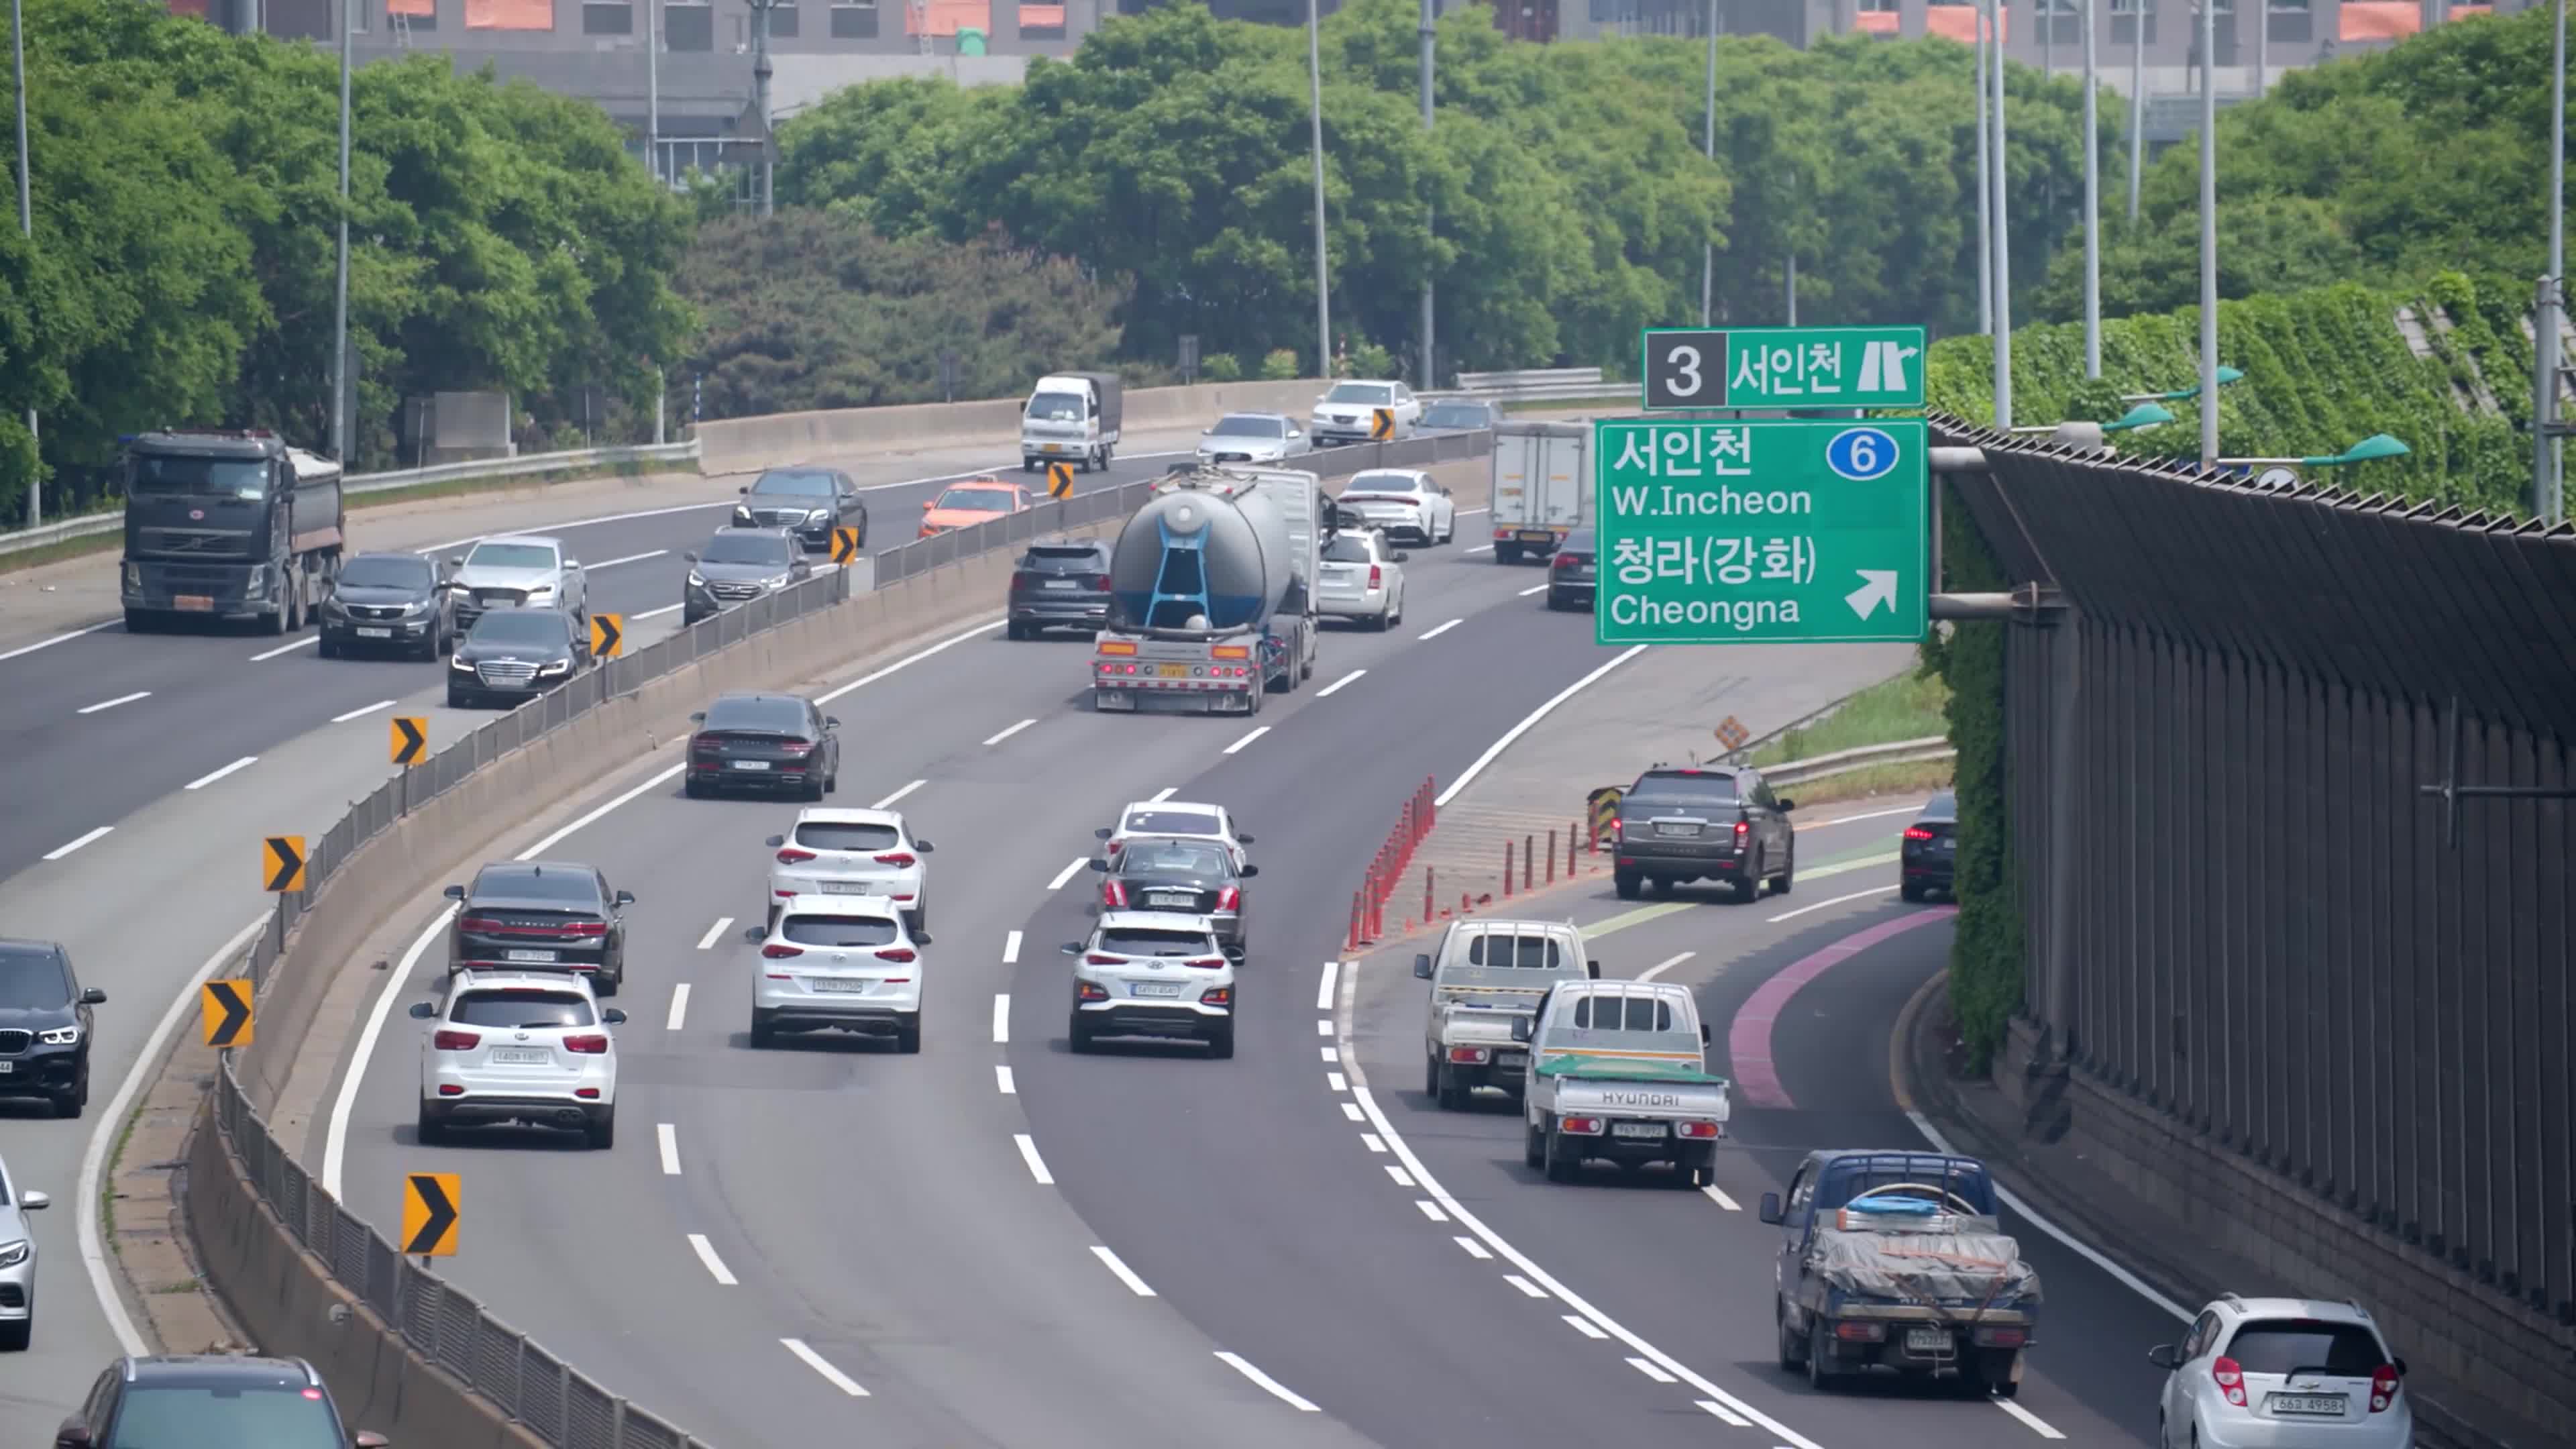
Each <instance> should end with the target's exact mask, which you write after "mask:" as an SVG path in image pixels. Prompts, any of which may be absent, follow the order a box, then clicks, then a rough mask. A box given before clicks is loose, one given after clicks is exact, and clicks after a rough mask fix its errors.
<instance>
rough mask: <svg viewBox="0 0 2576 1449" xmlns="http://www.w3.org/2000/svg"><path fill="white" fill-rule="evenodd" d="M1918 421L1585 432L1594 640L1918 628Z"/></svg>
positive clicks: (1858, 634) (1921, 449) (1922, 468)
mask: <svg viewBox="0 0 2576 1449" xmlns="http://www.w3.org/2000/svg"><path fill="white" fill-rule="evenodd" d="M1926 441H1927V440H1926V437H1925V433H1924V424H1923V422H1922V420H1921V419H1919V418H1908V419H1873V420H1871V421H1868V422H1853V421H1849V420H1841V419H1835V420H1806V419H1800V420H1796V421H1781V422H1772V421H1764V422H1740V423H1720V422H1678V421H1677V422H1653V421H1631V420H1622V421H1616V422H1614V421H1608V420H1604V421H1601V422H1597V423H1595V424H1594V425H1593V436H1592V456H1593V460H1594V461H1593V478H1594V486H1595V493H1594V513H1593V518H1594V520H1595V522H1596V524H1597V526H1598V528H1599V530H1600V542H1599V552H1598V554H1597V555H1596V558H1597V559H1598V560H1599V562H1598V564H1597V565H1596V567H1597V568H1598V570H1599V583H1598V585H1597V587H1596V589H1595V591H1594V598H1595V603H1594V606H1593V630H1594V633H1595V636H1596V637H1597V638H1599V639H1600V641H1601V642H1602V643H1604V644H1821V643H1878V642H1896V641H1913V640H1918V639H1921V638H1922V637H1923V630H1924V628H1925V625H1926V615H1927V613H1928V607H1929V606H1928V601H1927V595H1928V594H1929V592H1930V585H1929V573H1930V567H1931V549H1930V544H1931V493H1930V487H1929V485H1930V482H1931V472H1930V458H1931V454H1930V453H1929V451H1928V450H1927V447H1926Z"/></svg>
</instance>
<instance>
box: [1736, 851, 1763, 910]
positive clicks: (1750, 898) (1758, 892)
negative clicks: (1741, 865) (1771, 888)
mask: <svg viewBox="0 0 2576 1449" xmlns="http://www.w3.org/2000/svg"><path fill="white" fill-rule="evenodd" d="M1762 866H1763V860H1762V857H1760V856H1758V855H1757V856H1755V857H1754V858H1753V866H1752V868H1751V869H1749V870H1747V871H1745V872H1744V873H1743V874H1742V875H1740V876H1738V877H1736V880H1735V903H1736V904H1737V905H1739V906H1742V905H1750V904H1752V903H1753V902H1754V901H1756V900H1759V899H1761V897H1762Z"/></svg>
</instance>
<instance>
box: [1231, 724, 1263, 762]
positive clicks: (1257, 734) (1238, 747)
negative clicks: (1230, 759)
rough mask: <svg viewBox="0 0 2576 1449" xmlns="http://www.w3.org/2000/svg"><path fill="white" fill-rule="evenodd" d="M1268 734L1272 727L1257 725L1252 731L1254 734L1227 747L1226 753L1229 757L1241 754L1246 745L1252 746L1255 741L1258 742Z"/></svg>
mask: <svg viewBox="0 0 2576 1449" xmlns="http://www.w3.org/2000/svg"><path fill="white" fill-rule="evenodd" d="M1268 733H1270V726H1268V725H1255V726H1254V727H1253V729H1252V733H1250V734H1248V735H1245V736H1244V737H1243V738H1242V739H1239V740H1236V741H1235V742H1234V743H1233V744H1230V745H1228V746H1226V747H1225V752H1226V753H1227V754H1229V755H1231V754H1237V753H1240V752H1241V751H1242V749H1243V747H1244V746H1245V745H1248V744H1251V743H1252V742H1253V741H1254V740H1257V739H1259V738H1261V737H1262V736H1263V735H1266V734H1268Z"/></svg>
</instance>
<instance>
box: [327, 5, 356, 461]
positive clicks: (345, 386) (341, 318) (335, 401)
mask: <svg viewBox="0 0 2576 1449" xmlns="http://www.w3.org/2000/svg"><path fill="white" fill-rule="evenodd" d="M356 11H357V6H356V4H355V0H340V275H339V278H338V280H337V281H336V282H335V283H334V285H333V288H332V290H333V292H334V294H335V295H334V298H333V301H332V306H331V456H332V457H333V458H335V459H337V460H339V462H340V463H341V464H342V465H343V466H345V465H346V464H347V463H348V461H349V45H350V36H349V32H350V30H351V29H353V28H354V27H353V24H352V22H353V21H354V20H355V19H356Z"/></svg>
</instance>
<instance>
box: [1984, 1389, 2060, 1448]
mask: <svg viewBox="0 0 2576 1449" xmlns="http://www.w3.org/2000/svg"><path fill="white" fill-rule="evenodd" d="M1986 1402H1987V1403H1989V1404H1992V1405H1994V1406H1995V1407H1996V1408H1998V1409H2001V1410H2003V1411H2004V1412H2005V1413H2007V1414H2010V1415H2012V1416H2013V1417H2014V1418H2016V1419H2019V1420H2021V1421H2022V1422H2023V1423H2025V1424H2028V1425H2029V1426H2030V1428H2031V1432H2033V1433H2035V1434H2037V1435H2039V1437H2041V1438H2042V1439H2063V1438H2065V1437H2066V1436H2065V1435H2063V1434H2060V1433H2058V1432H2057V1430H2056V1429H2055V1428H2054V1427H2053V1426H2051V1425H2050V1424H2049V1422H2048V1421H2047V1420H2046V1419H2043V1418H2041V1417H2040V1416H2038V1415H2037V1414H2034V1413H2032V1412H2031V1411H2030V1410H2028V1409H2025V1408H2023V1407H2022V1406H2021V1405H2019V1404H2016V1403H2014V1402H2013V1401H2012V1400H2010V1399H1988V1400H1986Z"/></svg>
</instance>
